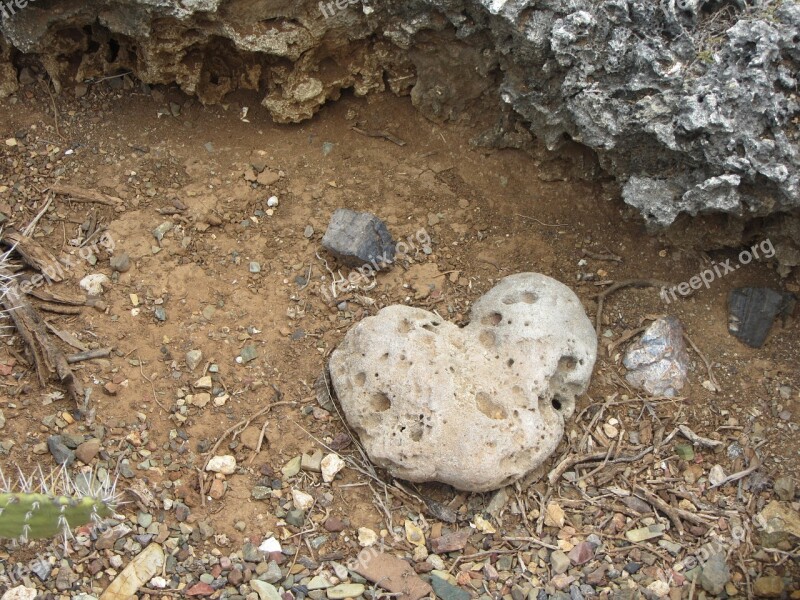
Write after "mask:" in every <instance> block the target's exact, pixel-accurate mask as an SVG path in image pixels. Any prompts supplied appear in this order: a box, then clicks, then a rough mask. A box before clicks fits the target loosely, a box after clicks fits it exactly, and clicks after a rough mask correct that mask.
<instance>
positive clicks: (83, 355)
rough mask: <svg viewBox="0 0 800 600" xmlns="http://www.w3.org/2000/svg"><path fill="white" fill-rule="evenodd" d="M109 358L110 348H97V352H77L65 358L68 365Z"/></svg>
mask: <svg viewBox="0 0 800 600" xmlns="http://www.w3.org/2000/svg"><path fill="white" fill-rule="evenodd" d="M109 356H111V348H98V349H97V350H87V351H86V352H77V353H76V354H70V355H69V356H67V362H68V363H69V364H71V365H72V364H75V363H78V362H81V361H84V360H92V359H95V358H108V357H109Z"/></svg>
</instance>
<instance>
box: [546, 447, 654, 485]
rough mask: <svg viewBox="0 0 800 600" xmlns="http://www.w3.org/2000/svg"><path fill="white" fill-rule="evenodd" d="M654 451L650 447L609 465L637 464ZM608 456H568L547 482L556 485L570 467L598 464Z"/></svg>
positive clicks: (597, 453)
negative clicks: (589, 463) (590, 463)
mask: <svg viewBox="0 0 800 600" xmlns="http://www.w3.org/2000/svg"><path fill="white" fill-rule="evenodd" d="M652 451H653V446H649V447H647V448H645V449H644V450H642V451H641V452H639V453H638V454H635V455H633V456H620V457H618V458H614V459H611V460H609V461H608V464H610V465H613V464H617V463H628V462H636V461H637V460H639V459H641V458H642V457H643V456H644V455H645V454H648V453H649V452H652ZM606 454H607V452H595V453H594V454H573V455H571V456H567V457H566V458H565V459H564V460H562V461H561V462H560V463H559V464H558V465H557V466H556V468H554V469H553V470H552V471H550V474H549V475H548V476H547V480H548V481H549V482H550V485H555V483H556V482H557V481H558V480H559V479H560V478H561V476H562V475H563V474H564V473H565V472H566V470H567V469H569V468H570V467H574V466H576V465H579V464H582V463H586V462H596V461H598V460H605V458H606Z"/></svg>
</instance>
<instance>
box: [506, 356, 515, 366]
mask: <svg viewBox="0 0 800 600" xmlns="http://www.w3.org/2000/svg"><path fill="white" fill-rule="evenodd" d="M506 364H507V365H508V366H509V367H513V366H514V359H513V358H509V359H508V360H507V361H506Z"/></svg>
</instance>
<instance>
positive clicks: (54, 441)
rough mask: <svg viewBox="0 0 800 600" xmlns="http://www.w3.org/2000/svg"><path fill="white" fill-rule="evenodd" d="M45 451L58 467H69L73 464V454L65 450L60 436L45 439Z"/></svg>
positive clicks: (65, 447)
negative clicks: (47, 451) (51, 456)
mask: <svg viewBox="0 0 800 600" xmlns="http://www.w3.org/2000/svg"><path fill="white" fill-rule="evenodd" d="M47 449H48V450H50V454H52V455H53V458H54V459H55V461H56V463H57V464H59V465H67V466H69V465H71V464H72V463H73V462H75V453H74V452H73V451H72V450H70V449H69V448H67V446H66V445H65V444H64V442H63V440H62V439H61V436H60V435H51V436H50V437H49V438H47Z"/></svg>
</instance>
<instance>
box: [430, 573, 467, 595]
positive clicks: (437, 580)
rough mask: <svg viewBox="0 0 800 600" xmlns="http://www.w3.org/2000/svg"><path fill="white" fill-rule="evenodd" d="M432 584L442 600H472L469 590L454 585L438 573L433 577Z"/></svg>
mask: <svg viewBox="0 0 800 600" xmlns="http://www.w3.org/2000/svg"><path fill="white" fill-rule="evenodd" d="M431 586H432V587H433V591H434V592H435V593H436V596H437V597H438V598H440V599H441V600H470V595H469V592H468V591H467V590H464V589H462V588H460V587H456V586H454V585H453V584H452V583H450V582H448V581H446V580H445V579H443V578H441V577H439V576H438V575H433V576H432V577H431Z"/></svg>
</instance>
